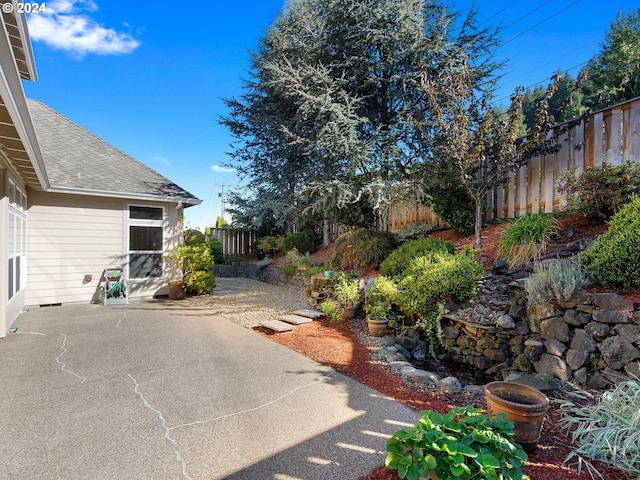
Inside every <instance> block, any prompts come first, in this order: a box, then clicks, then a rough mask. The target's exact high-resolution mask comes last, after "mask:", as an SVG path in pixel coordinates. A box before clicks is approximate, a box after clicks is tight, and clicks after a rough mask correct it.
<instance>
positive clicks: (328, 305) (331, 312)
mask: <svg viewBox="0 0 640 480" xmlns="http://www.w3.org/2000/svg"><path fill="white" fill-rule="evenodd" d="M320 309H321V310H322V313H323V314H324V316H325V317H327V318H328V319H329V323H340V322H343V321H344V318H342V315H340V313H338V306H337V305H336V304H335V303H334V302H332V301H331V300H325V301H324V302H322V303H321V304H320Z"/></svg>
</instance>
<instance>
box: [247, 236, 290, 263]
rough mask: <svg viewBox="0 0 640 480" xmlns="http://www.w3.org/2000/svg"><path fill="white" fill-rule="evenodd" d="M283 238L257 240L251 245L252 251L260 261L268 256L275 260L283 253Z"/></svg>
mask: <svg viewBox="0 0 640 480" xmlns="http://www.w3.org/2000/svg"><path fill="white" fill-rule="evenodd" d="M283 238H284V237H262V238H257V239H256V240H255V241H254V242H253V244H252V245H251V249H252V251H253V253H254V255H255V256H256V257H258V259H262V258H264V257H266V256H267V255H268V256H270V257H272V258H273V257H275V256H276V255H277V254H278V253H279V252H281V251H282V242H283Z"/></svg>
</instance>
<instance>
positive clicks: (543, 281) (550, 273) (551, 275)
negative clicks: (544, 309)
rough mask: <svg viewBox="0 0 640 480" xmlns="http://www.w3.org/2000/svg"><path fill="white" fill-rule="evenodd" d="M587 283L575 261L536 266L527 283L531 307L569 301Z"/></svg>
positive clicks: (526, 287)
mask: <svg viewBox="0 0 640 480" xmlns="http://www.w3.org/2000/svg"><path fill="white" fill-rule="evenodd" d="M586 281H587V279H586V277H585V275H584V273H583V272H582V269H581V268H580V266H579V265H578V264H577V263H576V262H573V261H558V262H555V263H552V264H547V265H536V268H535V270H534V272H533V275H531V276H530V277H529V279H528V280H527V282H526V283H525V289H526V291H527V293H528V294H529V305H531V306H533V305H539V304H541V303H549V302H564V301H567V300H569V298H571V295H573V294H574V292H576V291H577V290H579V289H581V288H582V287H583V286H584V285H585V283H586Z"/></svg>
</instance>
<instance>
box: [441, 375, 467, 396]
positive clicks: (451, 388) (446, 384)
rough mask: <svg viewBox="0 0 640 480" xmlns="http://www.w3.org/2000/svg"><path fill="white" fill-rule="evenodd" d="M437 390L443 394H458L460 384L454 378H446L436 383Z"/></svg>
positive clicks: (460, 388) (460, 390)
mask: <svg viewBox="0 0 640 480" xmlns="http://www.w3.org/2000/svg"><path fill="white" fill-rule="evenodd" d="M437 385H438V388H439V389H440V390H442V391H443V392H451V393H460V392H462V384H461V383H460V380H458V379H457V378H456V377H446V378H443V379H442V380H440V381H439V382H438V384H437Z"/></svg>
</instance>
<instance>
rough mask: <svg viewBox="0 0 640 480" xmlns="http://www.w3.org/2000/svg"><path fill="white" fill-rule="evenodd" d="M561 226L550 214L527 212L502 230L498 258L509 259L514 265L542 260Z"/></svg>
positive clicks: (497, 252) (519, 265)
mask: <svg viewBox="0 0 640 480" xmlns="http://www.w3.org/2000/svg"><path fill="white" fill-rule="evenodd" d="M559 226H560V224H559V223H558V221H557V220H556V219H555V218H554V217H553V216H552V215H548V214H533V213H527V214H526V215H523V216H522V217H518V218H516V219H515V220H513V221H512V222H510V223H508V224H507V225H506V227H505V229H504V232H502V235H501V237H500V246H499V247H498V250H497V251H496V258H503V259H505V260H507V261H508V262H509V265H511V266H512V267H521V266H524V265H526V264H527V263H528V262H530V261H534V262H535V261H538V260H540V258H541V257H542V254H543V253H544V251H545V250H546V248H547V243H548V242H549V239H550V238H551V236H552V235H553V234H554V233H556V232H557V231H558V228H559Z"/></svg>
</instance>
